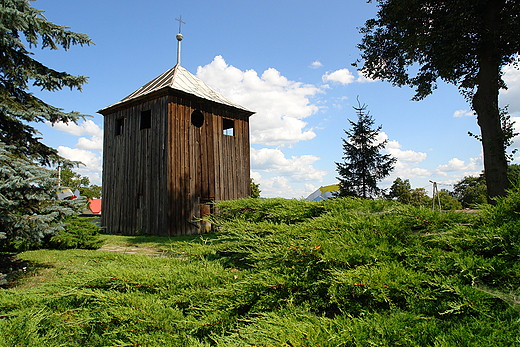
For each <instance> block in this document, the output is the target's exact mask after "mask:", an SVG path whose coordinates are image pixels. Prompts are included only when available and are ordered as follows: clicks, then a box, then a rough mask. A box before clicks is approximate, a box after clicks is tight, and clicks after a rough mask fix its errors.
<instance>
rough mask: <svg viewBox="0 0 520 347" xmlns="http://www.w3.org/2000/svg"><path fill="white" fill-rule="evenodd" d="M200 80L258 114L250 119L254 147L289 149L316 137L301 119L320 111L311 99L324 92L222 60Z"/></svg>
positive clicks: (273, 73) (205, 70) (276, 73)
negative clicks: (243, 69) (285, 147)
mask: <svg viewBox="0 0 520 347" xmlns="http://www.w3.org/2000/svg"><path fill="white" fill-rule="evenodd" d="M197 77H199V78H200V79H202V80H203V81H204V82H206V83H207V84H209V85H210V86H212V87H213V88H215V89H217V90H218V91H220V92H221V93H222V94H223V95H225V96H226V97H228V98H229V99H231V100H233V101H234V102H236V103H238V104H240V105H242V106H244V107H247V108H248V109H250V110H252V111H255V112H256V114H255V115H253V116H252V117H251V118H250V125H251V143H253V144H265V145H269V146H280V145H290V144H293V143H296V142H298V141H303V140H310V139H312V138H314V137H315V136H316V134H315V133H314V131H313V130H312V129H306V126H307V123H306V122H305V121H303V120H302V119H304V118H306V117H309V116H311V115H313V114H314V113H316V112H317V111H318V110H319V107H318V106H317V105H315V104H313V103H312V102H311V101H310V98H311V97H312V96H314V95H316V94H317V93H319V92H321V90H320V89H319V88H317V87H315V86H313V85H309V84H303V83H301V82H295V81H291V80H289V79H287V78H286V77H284V76H282V75H281V74H280V72H279V71H277V70H276V69H273V68H269V69H267V70H265V71H264V72H263V73H262V75H261V76H259V75H258V73H257V72H256V71H254V70H246V71H242V70H240V69H238V68H236V67H234V66H232V65H228V64H227V63H226V61H225V60H224V58H222V56H216V57H215V58H214V59H213V61H212V62H211V63H209V64H207V65H205V66H199V67H198V68H197Z"/></svg>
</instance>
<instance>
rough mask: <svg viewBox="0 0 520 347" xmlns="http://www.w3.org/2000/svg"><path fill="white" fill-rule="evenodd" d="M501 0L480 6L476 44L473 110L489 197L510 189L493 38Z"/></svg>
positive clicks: (501, 6)
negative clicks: (480, 22)
mask: <svg viewBox="0 0 520 347" xmlns="http://www.w3.org/2000/svg"><path fill="white" fill-rule="evenodd" d="M504 2H505V1H504V0H490V1H488V2H487V4H486V6H484V7H483V8H482V10H483V19H484V23H483V24H484V25H483V28H482V29H483V31H482V44H481V46H480V47H479V57H480V61H479V72H478V75H477V86H478V87H477V92H476V93H475V95H474V96H473V109H474V110H475V112H476V113H477V121H478V125H479V126H480V132H481V135H482V148H483V150H484V171H485V175H486V184H487V191H488V196H489V198H490V199H493V198H495V197H498V196H504V195H505V194H506V189H508V188H509V180H508V178H507V158H506V154H505V146H504V144H505V138H504V132H503V130H502V124H501V121H500V111H499V108H498V93H499V88H500V85H499V79H500V67H501V66H500V63H501V61H500V58H499V54H498V52H497V47H496V42H495V39H494V37H497V36H495V35H498V32H499V30H500V11H501V9H502V8H503V6H504ZM490 202H492V201H490Z"/></svg>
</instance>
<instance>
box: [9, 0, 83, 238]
mask: <svg viewBox="0 0 520 347" xmlns="http://www.w3.org/2000/svg"><path fill="white" fill-rule="evenodd" d="M91 43H92V41H91V40H90V38H89V37H88V36H87V35H85V34H80V33H74V32H72V31H69V30H68V28H67V27H65V26H61V25H56V24H54V23H51V22H49V21H47V19H46V18H45V17H44V15H43V11H41V10H37V9H35V8H32V7H31V5H30V2H29V1H28V0H0V239H3V243H4V244H5V243H7V244H10V245H13V244H15V243H18V244H19V243H24V242H25V243H34V242H39V241H40V240H42V238H44V237H45V235H48V234H53V233H55V232H56V231H58V230H60V229H61V228H62V225H61V224H60V221H61V220H62V218H63V216H64V215H67V214H70V213H71V211H72V210H71V209H70V207H69V206H66V204H65V203H64V202H63V201H60V200H58V199H57V197H56V188H57V181H56V179H53V178H51V174H52V171H51V170H49V169H47V168H45V167H43V166H42V165H50V164H52V163H59V162H67V161H66V160H65V159H64V158H61V157H60V156H59V155H58V152H57V150H56V149H54V148H51V147H49V146H47V145H45V144H43V143H42V142H41V141H40V140H41V139H40V138H39V137H38V131H37V130H36V129H35V128H34V127H33V126H32V125H31V123H35V122H50V123H52V124H54V123H56V122H71V121H72V122H76V121H77V120H78V119H79V118H80V117H82V115H80V114H79V113H77V112H64V111H63V110H62V109H60V108H58V107H55V106H52V105H49V104H47V103H45V102H44V101H43V100H41V99H39V98H38V97H36V96H35V95H34V94H33V93H31V88H39V89H41V90H48V91H58V90H61V89H62V88H64V87H68V88H71V89H78V90H81V86H82V85H83V84H84V83H86V82H87V77H85V76H73V75H70V74H68V73H66V72H59V71H56V70H54V69H52V68H50V67H47V66H45V65H43V64H42V63H40V62H38V61H37V60H36V59H34V58H33V55H34V53H33V52H32V51H31V50H33V49H35V48H37V47H38V46H40V47H41V48H42V49H43V48H49V49H52V50H56V49H59V48H60V47H61V48H63V49H65V50H68V49H69V48H70V47H71V46H72V45H81V46H83V45H90V44H91ZM69 164H70V162H69Z"/></svg>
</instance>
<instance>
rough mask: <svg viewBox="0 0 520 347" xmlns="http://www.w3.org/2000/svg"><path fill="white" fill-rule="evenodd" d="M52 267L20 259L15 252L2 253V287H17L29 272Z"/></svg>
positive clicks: (0, 279)
mask: <svg viewBox="0 0 520 347" xmlns="http://www.w3.org/2000/svg"><path fill="white" fill-rule="evenodd" d="M51 267H52V266H50V265H46V264H41V263H34V262H31V261H27V260H22V259H19V258H18V257H17V255H16V254H15V253H0V288H3V289H8V288H13V287H16V286H18V284H19V282H20V281H22V280H23V279H24V278H25V277H27V276H28V275H29V274H33V273H37V272H38V271H39V270H41V269H48V268H51Z"/></svg>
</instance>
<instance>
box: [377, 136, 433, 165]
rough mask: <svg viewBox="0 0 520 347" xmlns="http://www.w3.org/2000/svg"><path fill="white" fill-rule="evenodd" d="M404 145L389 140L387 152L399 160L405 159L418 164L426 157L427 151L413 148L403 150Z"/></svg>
mask: <svg viewBox="0 0 520 347" xmlns="http://www.w3.org/2000/svg"><path fill="white" fill-rule="evenodd" d="M401 147H402V145H401V144H400V143H399V142H397V141H395V140H392V141H388V143H387V145H386V152H387V153H388V154H390V155H392V156H393V157H395V158H397V160H399V161H405V162H408V163H413V164H417V163H420V162H421V161H423V160H424V159H426V156H427V155H426V153H424V152H415V151H412V150H405V151H403V150H402V149H401Z"/></svg>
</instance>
